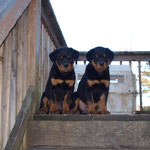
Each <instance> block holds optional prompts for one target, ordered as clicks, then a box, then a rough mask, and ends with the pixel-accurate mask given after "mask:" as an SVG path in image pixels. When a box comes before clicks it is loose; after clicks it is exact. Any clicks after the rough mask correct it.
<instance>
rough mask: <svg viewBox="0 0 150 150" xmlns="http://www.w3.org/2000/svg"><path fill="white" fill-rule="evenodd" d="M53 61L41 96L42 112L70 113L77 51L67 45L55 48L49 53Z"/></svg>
mask: <svg viewBox="0 0 150 150" xmlns="http://www.w3.org/2000/svg"><path fill="white" fill-rule="evenodd" d="M49 57H50V59H51V61H52V62H53V65H52V68H51V71H50V75H49V79H48V81H47V85H46V89H45V91H44V93H43V95H42V98H41V104H40V111H41V112H43V113H63V114H68V113H70V109H69V104H70V97H71V95H72V93H73V91H74V84H75V72H74V67H73V66H74V62H75V61H77V59H78V57H79V52H78V51H76V50H74V49H72V48H68V47H62V48H58V49H56V50H55V51H54V52H52V53H51V54H50V55H49Z"/></svg>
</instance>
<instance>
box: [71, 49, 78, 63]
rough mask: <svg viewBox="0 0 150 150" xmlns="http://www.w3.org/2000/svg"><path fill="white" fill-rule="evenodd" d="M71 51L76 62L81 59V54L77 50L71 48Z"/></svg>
mask: <svg viewBox="0 0 150 150" xmlns="http://www.w3.org/2000/svg"><path fill="white" fill-rule="evenodd" d="M70 50H71V51H72V53H73V59H74V60H75V61H77V60H78V58H79V52H78V51H77V50H75V49H73V48H70Z"/></svg>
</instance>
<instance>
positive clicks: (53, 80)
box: [51, 78, 64, 86]
mask: <svg viewBox="0 0 150 150" xmlns="http://www.w3.org/2000/svg"><path fill="white" fill-rule="evenodd" d="M51 82H52V85H53V86H56V85H58V84H62V83H63V82H64V81H63V80H61V79H54V78H52V79H51Z"/></svg>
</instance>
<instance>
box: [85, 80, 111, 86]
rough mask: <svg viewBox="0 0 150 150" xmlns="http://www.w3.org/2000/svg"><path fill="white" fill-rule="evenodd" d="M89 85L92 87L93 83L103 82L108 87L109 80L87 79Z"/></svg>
mask: <svg viewBox="0 0 150 150" xmlns="http://www.w3.org/2000/svg"><path fill="white" fill-rule="evenodd" d="M87 82H88V85H89V87H92V86H93V85H94V84H100V83H102V84H105V86H106V87H109V83H110V82H109V80H100V81H99V80H87Z"/></svg>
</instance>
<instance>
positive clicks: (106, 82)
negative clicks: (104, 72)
mask: <svg viewBox="0 0 150 150" xmlns="http://www.w3.org/2000/svg"><path fill="white" fill-rule="evenodd" d="M100 83H103V84H105V86H106V88H108V87H109V84H110V81H109V80H101V81H100Z"/></svg>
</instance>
